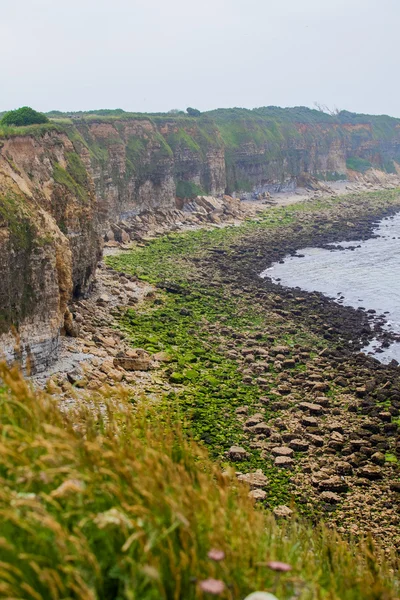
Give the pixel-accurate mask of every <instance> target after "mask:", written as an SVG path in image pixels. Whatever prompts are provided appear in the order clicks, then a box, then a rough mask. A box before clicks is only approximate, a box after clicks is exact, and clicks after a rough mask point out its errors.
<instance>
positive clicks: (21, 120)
mask: <svg viewBox="0 0 400 600" xmlns="http://www.w3.org/2000/svg"><path fill="white" fill-rule="evenodd" d="M48 122H49V119H48V118H47V117H46V115H44V114H42V113H40V112H37V111H36V110H33V108H30V106H23V107H22V108H18V109H17V110H10V111H9V112H8V113H6V114H5V115H4V117H3V118H2V119H1V121H0V124H1V125H16V126H17V127H22V126H23V125H39V124H40V123H48Z"/></svg>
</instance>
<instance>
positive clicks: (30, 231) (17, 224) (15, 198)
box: [0, 192, 35, 250]
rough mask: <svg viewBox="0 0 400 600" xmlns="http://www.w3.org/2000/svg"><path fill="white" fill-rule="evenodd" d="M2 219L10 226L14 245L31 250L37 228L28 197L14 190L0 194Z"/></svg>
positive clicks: (0, 217)
mask: <svg viewBox="0 0 400 600" xmlns="http://www.w3.org/2000/svg"><path fill="white" fill-rule="evenodd" d="M0 220H1V221H3V223H4V224H5V225H6V227H8V229H9V231H10V234H11V241H12V243H13V245H14V246H15V247H16V248H18V249H20V250H29V249H30V248H31V247H32V245H33V242H34V236H35V230H34V228H33V225H32V220H31V213H30V210H29V208H28V204H27V201H26V199H25V198H24V197H23V196H19V195H17V194H15V193H13V192H8V193H7V194H4V195H0Z"/></svg>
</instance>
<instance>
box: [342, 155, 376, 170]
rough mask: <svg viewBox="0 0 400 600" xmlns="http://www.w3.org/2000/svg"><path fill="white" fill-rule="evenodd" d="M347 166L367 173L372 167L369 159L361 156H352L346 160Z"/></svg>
mask: <svg viewBox="0 0 400 600" xmlns="http://www.w3.org/2000/svg"><path fill="white" fill-rule="evenodd" d="M346 166H347V168H348V169H351V170H352V171H358V172H359V173H365V171H368V169H370V168H371V167H372V164H371V163H370V162H369V160H366V159H365V158H361V157H360V156H350V157H349V158H348V159H347V161H346Z"/></svg>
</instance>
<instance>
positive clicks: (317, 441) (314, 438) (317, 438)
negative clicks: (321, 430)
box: [307, 434, 324, 448]
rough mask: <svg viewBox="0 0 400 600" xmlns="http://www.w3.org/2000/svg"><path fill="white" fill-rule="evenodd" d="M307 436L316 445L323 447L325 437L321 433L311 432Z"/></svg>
mask: <svg viewBox="0 0 400 600" xmlns="http://www.w3.org/2000/svg"><path fill="white" fill-rule="evenodd" d="M307 437H308V439H309V440H310V442H311V443H312V444H313V445H314V446H317V447H319V448H321V447H322V446H323V445H324V438H323V437H322V436H320V435H312V434H309V435H308V436H307Z"/></svg>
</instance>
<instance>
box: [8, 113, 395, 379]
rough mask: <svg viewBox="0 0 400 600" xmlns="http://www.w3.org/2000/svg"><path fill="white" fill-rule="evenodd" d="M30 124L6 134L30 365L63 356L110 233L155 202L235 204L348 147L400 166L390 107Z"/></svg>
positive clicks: (198, 210) (205, 209) (169, 208)
mask: <svg viewBox="0 0 400 600" xmlns="http://www.w3.org/2000/svg"><path fill="white" fill-rule="evenodd" d="M21 132H22V133H21V134H20V135H18V134H16V131H15V130H10V131H9V133H7V130H4V131H3V132H2V134H1V136H2V137H1V138H0V278H1V282H2V285H1V287H0V336H1V337H0V348H1V351H2V353H3V354H4V355H5V356H6V357H7V359H9V360H12V359H13V358H18V359H20V360H22V362H23V363H24V364H26V363H27V361H28V362H30V364H31V367H32V369H33V370H40V369H42V368H44V367H45V366H46V365H47V363H48V362H49V361H51V360H52V358H53V357H54V355H55V353H56V350H57V344H58V337H59V335H60V331H61V330H62V328H63V325H64V315H65V312H66V308H67V305H68V303H69V302H70V300H71V299H72V298H73V297H79V296H82V295H84V294H85V293H86V292H87V290H88V289H89V287H90V284H91V281H92V279H93V276H94V272H95V268H96V264H97V261H98V259H99V257H100V254H101V243H102V242H101V240H102V239H103V238H104V237H105V238H106V239H108V240H111V241H112V240H113V239H116V240H118V241H122V242H124V241H128V240H129V239H130V238H131V237H132V235H133V234H134V230H135V228H137V227H138V226H139V229H140V227H141V225H143V224H144V226H145V228H146V227H147V225H148V223H149V222H150V221H151V219H152V216H151V215H153V214H156V215H157V219H156V220H157V224H160V222H162V219H163V218H165V220H166V221H168V222H169V221H171V219H174V218H177V219H178V220H180V219H181V217H182V210H181V209H183V211H184V212H185V215H186V216H185V219H188V218H189V217H188V216H187V215H188V214H189V215H190V214H191V213H192V215H193V218H195V219H196V222H202V220H204V221H205V222H210V221H211V222H213V223H218V222H219V221H220V219H221V218H222V219H225V218H236V217H237V216H238V215H240V208H239V206H236V205H234V203H232V202H233V200H232V198H229V197H228V198H227V200H224V199H222V201H220V203H219V204H213V202H214V200H213V199H212V197H213V196H214V197H215V196H219V197H220V198H222V197H223V195H224V194H225V193H228V194H233V195H235V194H236V195H237V196H238V197H253V196H259V195H260V194H261V197H262V198H267V197H268V194H269V192H270V191H278V190H281V189H283V188H285V187H286V188H287V187H293V188H295V187H296V185H297V184H299V183H300V184H303V185H306V186H308V184H309V182H314V183H312V186H314V184H315V182H316V180H317V179H332V178H333V179H336V178H345V177H346V173H347V169H346V161H347V166H349V159H351V167H352V168H353V171H352V177H353V179H357V175H356V174H354V168H356V167H357V165H358V164H361V166H362V167H363V168H364V167H365V166H367V167H368V165H370V164H372V165H374V166H376V167H378V168H380V169H384V170H385V169H386V170H389V171H390V172H396V170H399V171H400V167H399V164H400V122H399V121H398V120H396V119H390V118H389V117H368V116H365V115H352V114H350V113H340V115H336V116H331V115H325V114H324V113H320V112H319V111H310V110H309V109H277V108H275V107H269V108H263V109H256V110H254V111H247V110H244V109H232V110H223V111H213V112H210V113H206V114H204V115H201V116H200V117H187V116H181V115H179V116H171V115H153V116H150V115H135V116H133V115H131V116H129V117H126V118H124V117H123V116H122V117H120V118H105V117H101V116H98V115H90V116H87V117H85V116H83V117H80V118H74V119H71V120H70V123H68V124H63V125H62V126H58V125H55V124H54V123H52V124H49V125H46V126H40V127H32V128H30V129H28V130H21ZM360 161H361V162H360ZM374 173H378V171H374ZM374 177H375V178H376V177H377V176H375V175H374ZM195 196H200V197H201V198H203V199H200V200H199V201H197V202H195V203H193V198H194V197H195ZM178 209H179V210H178ZM169 224H170V223H169ZM161 225H162V223H161ZM68 319H70V317H68ZM68 319H67V323H66V331H67V332H72V331H73V330H74V327H73V326H72V325H71V323H70V321H69V320H68ZM28 359H29V360H28Z"/></svg>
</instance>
